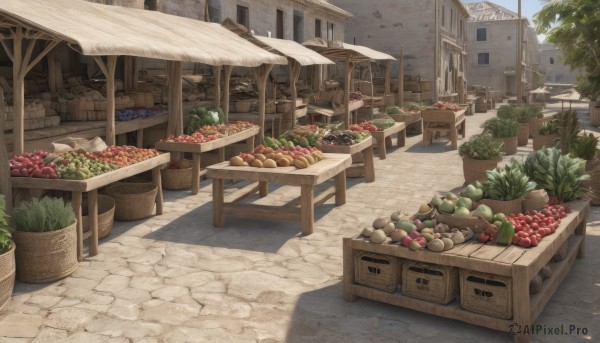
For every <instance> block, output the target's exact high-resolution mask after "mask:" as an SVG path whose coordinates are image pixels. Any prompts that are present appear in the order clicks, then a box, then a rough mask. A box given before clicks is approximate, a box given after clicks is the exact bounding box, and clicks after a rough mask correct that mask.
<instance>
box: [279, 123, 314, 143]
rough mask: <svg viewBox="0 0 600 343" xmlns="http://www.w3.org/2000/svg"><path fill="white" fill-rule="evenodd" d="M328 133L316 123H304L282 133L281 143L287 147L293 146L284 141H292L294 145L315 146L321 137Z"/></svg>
mask: <svg viewBox="0 0 600 343" xmlns="http://www.w3.org/2000/svg"><path fill="white" fill-rule="evenodd" d="M325 133H326V131H325V130H324V129H321V128H319V127H318V126H316V125H303V126H298V127H295V128H294V129H292V130H289V131H286V132H285V133H284V134H282V135H281V136H280V137H279V139H280V143H282V144H283V145H285V146H286V147H291V146H290V145H289V144H287V143H284V142H291V143H292V144H294V146H296V145H299V146H301V147H308V146H314V145H315V144H318V141H319V139H320V138H321V137H322V136H323V135H324V134H325Z"/></svg>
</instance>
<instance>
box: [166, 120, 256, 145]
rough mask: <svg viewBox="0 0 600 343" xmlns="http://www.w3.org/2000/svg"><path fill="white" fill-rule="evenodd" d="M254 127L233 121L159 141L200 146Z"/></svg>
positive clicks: (207, 126) (244, 122) (203, 127)
mask: <svg viewBox="0 0 600 343" xmlns="http://www.w3.org/2000/svg"><path fill="white" fill-rule="evenodd" d="M255 126H256V125H255V124H253V123H250V122H247V121H235V122H231V123H227V124H216V125H205V126H202V127H200V128H198V129H197V130H196V131H195V132H192V133H191V134H186V135H181V136H177V137H168V138H165V139H161V140H160V141H161V142H169V143H188V144H202V143H207V142H211V141H214V140H215V139H219V138H223V137H225V136H230V135H234V134H236V133H239V132H242V131H244V130H247V129H250V128H252V127H255Z"/></svg>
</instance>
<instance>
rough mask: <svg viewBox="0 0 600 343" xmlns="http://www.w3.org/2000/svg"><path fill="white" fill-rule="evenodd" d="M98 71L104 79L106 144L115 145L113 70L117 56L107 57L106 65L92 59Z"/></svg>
mask: <svg viewBox="0 0 600 343" xmlns="http://www.w3.org/2000/svg"><path fill="white" fill-rule="evenodd" d="M94 61H96V64H98V67H99V68H100V70H102V73H103V74H104V77H105V78H106V111H107V113H106V137H105V138H106V144H107V145H116V143H117V141H116V135H115V132H116V131H115V70H116V69H117V56H107V59H106V63H104V61H103V60H102V58H101V57H94Z"/></svg>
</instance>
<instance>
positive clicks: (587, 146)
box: [570, 133, 598, 161]
mask: <svg viewBox="0 0 600 343" xmlns="http://www.w3.org/2000/svg"><path fill="white" fill-rule="evenodd" d="M570 152H571V154H572V155H573V156H574V157H577V158H581V159H583V160H588V161H590V160H593V159H594V158H595V157H596V154H597V153H598V137H596V136H594V135H593V134H592V133H589V134H587V135H585V134H584V135H582V136H577V138H576V139H575V140H574V141H573V143H572V144H571V150H570Z"/></svg>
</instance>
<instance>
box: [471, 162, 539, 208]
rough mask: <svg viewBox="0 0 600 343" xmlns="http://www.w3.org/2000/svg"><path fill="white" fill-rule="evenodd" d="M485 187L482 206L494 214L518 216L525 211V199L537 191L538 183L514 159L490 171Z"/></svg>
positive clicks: (484, 183) (487, 174)
mask: <svg viewBox="0 0 600 343" xmlns="http://www.w3.org/2000/svg"><path fill="white" fill-rule="evenodd" d="M483 187H484V198H483V199H481V203H482V204H485V205H488V206H489V207H490V208H491V209H492V211H493V212H494V213H498V212H500V213H504V214H510V213H515V214H516V213H521V212H522V211H523V198H524V197H525V196H526V195H527V194H529V192H531V191H533V190H535V187H536V183H535V182H533V181H531V180H530V178H529V177H528V176H527V175H526V174H525V172H524V170H523V165H522V164H521V162H519V161H517V160H514V159H513V160H512V161H511V162H510V163H509V164H507V165H505V166H504V167H498V168H496V169H494V170H489V171H488V172H487V173H486V179H485V181H484V182H483Z"/></svg>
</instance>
